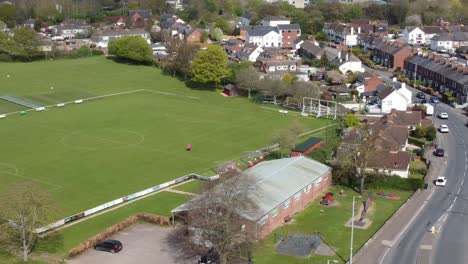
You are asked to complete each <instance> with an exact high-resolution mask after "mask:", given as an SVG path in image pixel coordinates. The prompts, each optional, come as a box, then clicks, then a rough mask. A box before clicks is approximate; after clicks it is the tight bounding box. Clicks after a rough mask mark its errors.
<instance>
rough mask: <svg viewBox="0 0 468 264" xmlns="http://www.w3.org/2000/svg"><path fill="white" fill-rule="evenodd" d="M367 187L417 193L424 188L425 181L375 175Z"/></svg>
mask: <svg viewBox="0 0 468 264" xmlns="http://www.w3.org/2000/svg"><path fill="white" fill-rule="evenodd" d="M368 178H369V179H372V180H371V181H369V182H368V184H367V186H368V187H370V188H374V189H398V190H404V191H416V190H417V189H420V188H423V187H424V180H423V179H420V178H419V179H417V178H401V177H398V176H385V175H374V177H368Z"/></svg>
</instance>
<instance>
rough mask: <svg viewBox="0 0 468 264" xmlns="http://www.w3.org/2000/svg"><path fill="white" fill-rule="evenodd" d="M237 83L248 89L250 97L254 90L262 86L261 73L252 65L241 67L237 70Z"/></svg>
mask: <svg viewBox="0 0 468 264" xmlns="http://www.w3.org/2000/svg"><path fill="white" fill-rule="evenodd" d="M236 84H237V87H239V88H240V89H244V90H247V91H248V97H249V98H250V94H251V92H252V91H256V90H258V89H259V88H260V75H259V74H258V72H257V71H256V70H255V69H253V68H252V67H249V68H244V69H240V70H239V71H237V72H236Z"/></svg>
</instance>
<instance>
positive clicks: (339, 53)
mask: <svg viewBox="0 0 468 264" xmlns="http://www.w3.org/2000/svg"><path fill="white" fill-rule="evenodd" d="M338 58H339V59H341V50H340V51H338Z"/></svg>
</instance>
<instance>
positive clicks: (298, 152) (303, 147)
mask: <svg viewBox="0 0 468 264" xmlns="http://www.w3.org/2000/svg"><path fill="white" fill-rule="evenodd" d="M322 145H323V143H322V139H321V138H318V137H311V138H309V139H307V140H306V141H304V142H302V143H301V144H299V145H297V146H296V147H294V149H293V150H292V152H291V157H298V156H307V154H309V153H311V152H312V151H313V150H314V149H316V148H320V147H321V146H322Z"/></svg>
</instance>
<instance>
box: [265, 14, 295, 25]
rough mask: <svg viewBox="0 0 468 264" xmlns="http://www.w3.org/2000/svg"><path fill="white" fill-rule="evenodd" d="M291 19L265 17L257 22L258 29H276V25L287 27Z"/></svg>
mask: <svg viewBox="0 0 468 264" xmlns="http://www.w3.org/2000/svg"><path fill="white" fill-rule="evenodd" d="M289 24H291V19H289V18H286V17H283V16H266V17H264V18H263V19H262V20H260V21H259V22H258V25H259V26H260V27H277V26H278V25H289Z"/></svg>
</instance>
